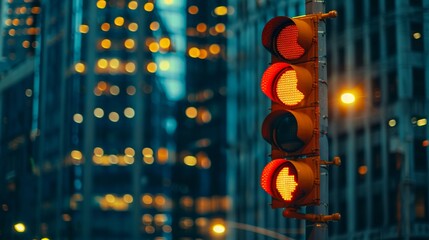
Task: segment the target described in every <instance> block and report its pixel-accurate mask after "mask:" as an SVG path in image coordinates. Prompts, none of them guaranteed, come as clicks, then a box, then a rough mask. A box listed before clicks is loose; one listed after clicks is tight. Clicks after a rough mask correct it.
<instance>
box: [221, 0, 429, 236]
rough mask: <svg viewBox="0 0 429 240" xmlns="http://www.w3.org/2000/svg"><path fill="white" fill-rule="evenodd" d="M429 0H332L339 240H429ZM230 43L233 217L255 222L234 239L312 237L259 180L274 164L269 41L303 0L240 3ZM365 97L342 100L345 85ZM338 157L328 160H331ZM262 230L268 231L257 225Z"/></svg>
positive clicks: (334, 195) (333, 189)
mask: <svg viewBox="0 0 429 240" xmlns="http://www.w3.org/2000/svg"><path fill="white" fill-rule="evenodd" d="M428 4H429V2H428V1H425V0H395V1H326V10H333V9H335V10H337V12H338V17H337V18H336V19H332V20H329V21H327V51H328V55H327V61H328V62H327V65H328V84H329V133H328V136H329V146H330V150H329V152H330V155H331V156H330V157H331V158H333V157H334V156H339V157H341V159H342V165H341V167H334V166H332V167H330V168H329V169H330V170H329V178H330V184H329V212H330V213H333V212H339V213H340V214H341V215H342V219H341V220H340V221H338V222H332V223H329V238H332V239H426V238H427V229H428V228H427V226H428V223H429V221H428V215H427V214H428V212H427V209H428V208H427V204H428V203H429V201H428V191H427V186H428V170H429V169H428V165H427V162H428V160H429V159H428V150H429V149H428V139H429V138H428V125H427V118H428V109H429V108H428V106H427V104H428V99H429V96H428V87H429V84H428V76H427V74H426V70H425V69H426V68H427V66H428V59H427V56H426V55H427V54H425V53H426V52H427V49H428V44H429V41H427V40H426V39H425V37H426V35H427V24H428V23H427V14H428V13H427V11H426V10H425V9H427V7H428ZM231 6H232V7H234V9H235V14H234V15H233V16H231V17H230V19H229V29H230V31H231V33H232V36H231V37H230V38H229V39H228V50H229V51H228V56H229V64H228V99H227V108H228V122H227V129H228V130H227V140H228V154H227V156H228V181H229V182H236V184H231V185H228V186H229V194H230V195H231V197H232V210H231V211H230V213H231V214H230V215H229V220H230V221H231V222H233V223H246V224H247V225H248V227H247V228H246V229H242V228H239V229H237V228H235V229H231V233H230V239H269V237H266V236H264V235H265V234H270V232H269V231H274V232H275V233H280V234H282V235H285V236H288V237H291V238H293V239H296V238H298V239H300V238H306V236H305V235H306V234H305V232H306V229H308V228H306V224H305V223H302V222H299V221H295V220H290V219H283V217H282V215H281V211H278V210H272V209H270V207H269V206H268V203H270V199H269V197H268V196H267V194H266V193H265V192H263V191H262V190H261V188H260V186H259V178H260V174H261V171H262V169H263V167H264V166H265V164H266V163H267V162H268V161H269V157H268V154H269V149H268V144H267V143H266V142H264V141H263V140H262V136H261V133H260V131H261V125H262V121H263V119H264V117H265V116H266V115H267V114H268V107H269V102H268V101H267V99H266V98H265V97H264V96H263V94H262V93H261V91H260V89H259V81H260V77H261V76H262V73H263V71H264V69H265V68H266V67H267V66H268V63H269V62H270V60H269V54H268V52H267V51H266V50H265V49H263V47H262V44H261V40H260V38H261V32H262V29H263V27H264V25H265V23H266V22H267V21H268V20H269V19H270V18H271V17H274V16H281V15H285V16H298V15H302V14H304V13H305V2H304V1H287V3H286V1H284V2H283V1H275V2H273V1H268V0H267V1H231ZM345 90H350V91H354V94H355V95H356V102H355V104H354V105H348V106H345V105H344V104H341V103H340V95H341V93H342V92H343V91H345ZM328 160H329V159H328ZM251 226H257V227H261V228H263V229H262V230H261V229H258V230H260V231H258V233H254V232H255V231H256V229H255V228H251Z"/></svg>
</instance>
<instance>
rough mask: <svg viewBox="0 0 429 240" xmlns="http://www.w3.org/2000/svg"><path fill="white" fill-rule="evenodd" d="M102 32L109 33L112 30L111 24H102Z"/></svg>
mask: <svg viewBox="0 0 429 240" xmlns="http://www.w3.org/2000/svg"><path fill="white" fill-rule="evenodd" d="M101 30H102V31H104V32H107V31H109V30H110V24H109V23H103V24H101Z"/></svg>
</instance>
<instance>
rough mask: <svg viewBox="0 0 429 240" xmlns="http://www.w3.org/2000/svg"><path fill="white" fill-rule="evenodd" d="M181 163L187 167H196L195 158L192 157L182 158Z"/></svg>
mask: <svg viewBox="0 0 429 240" xmlns="http://www.w3.org/2000/svg"><path fill="white" fill-rule="evenodd" d="M183 163H184V164H186V165H187V166H190V167H193V166H195V165H197V158H196V157H194V156H190V155H188V156H186V157H184V158H183Z"/></svg>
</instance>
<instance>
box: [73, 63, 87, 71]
mask: <svg viewBox="0 0 429 240" xmlns="http://www.w3.org/2000/svg"><path fill="white" fill-rule="evenodd" d="M74 70H75V71H76V72H78V73H83V72H85V64H83V63H76V64H75V65H74Z"/></svg>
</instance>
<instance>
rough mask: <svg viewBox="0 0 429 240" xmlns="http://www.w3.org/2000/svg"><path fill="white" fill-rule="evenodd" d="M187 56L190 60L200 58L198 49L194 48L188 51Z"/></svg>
mask: <svg viewBox="0 0 429 240" xmlns="http://www.w3.org/2000/svg"><path fill="white" fill-rule="evenodd" d="M188 54H189V56H190V57H192V58H197V57H199V56H200V49H198V48H196V47H191V48H190V49H189V51H188Z"/></svg>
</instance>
